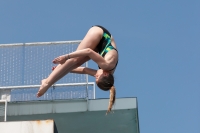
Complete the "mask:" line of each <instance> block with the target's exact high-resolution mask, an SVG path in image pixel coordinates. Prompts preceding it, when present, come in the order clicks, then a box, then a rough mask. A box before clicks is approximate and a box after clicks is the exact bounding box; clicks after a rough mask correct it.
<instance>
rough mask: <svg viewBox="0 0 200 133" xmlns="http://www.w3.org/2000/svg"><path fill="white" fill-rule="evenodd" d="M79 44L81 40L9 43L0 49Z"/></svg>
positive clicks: (1, 45) (0, 45)
mask: <svg viewBox="0 0 200 133" xmlns="http://www.w3.org/2000/svg"><path fill="white" fill-rule="evenodd" d="M80 42H81V40H74V41H54V42H32V43H11V44H0V47H14V46H36V45H56V44H79V43H80Z"/></svg>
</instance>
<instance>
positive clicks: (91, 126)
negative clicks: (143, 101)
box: [0, 98, 139, 133]
mask: <svg viewBox="0 0 200 133" xmlns="http://www.w3.org/2000/svg"><path fill="white" fill-rule="evenodd" d="M108 101H109V99H95V100H89V101H87V100H85V99H80V100H59V101H34V102H30V101H29V102H16V103H12V102H8V106H7V121H8V122H10V121H12V122H14V121H34V120H48V119H53V120H54V121H55V123H56V127H57V131H58V132H59V133H139V120H138V107H137V98H119V99H116V104H115V105H114V108H113V111H114V113H110V114H108V115H106V110H107V106H108ZM0 125H1V124H0ZM7 128H10V127H9V125H8V126H7ZM51 129H52V128H51ZM52 130H53V129H52ZM54 132H55V131H54ZM1 133H2V132H1ZM8 133H9V132H8ZM26 133H29V132H26Z"/></svg>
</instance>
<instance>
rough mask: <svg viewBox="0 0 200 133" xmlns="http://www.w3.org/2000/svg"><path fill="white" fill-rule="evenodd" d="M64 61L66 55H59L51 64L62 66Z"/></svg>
mask: <svg viewBox="0 0 200 133" xmlns="http://www.w3.org/2000/svg"><path fill="white" fill-rule="evenodd" d="M66 60H67V58H66V55H61V56H58V57H56V58H55V59H54V60H53V61H52V62H53V63H54V64H63V63H65V61H66Z"/></svg>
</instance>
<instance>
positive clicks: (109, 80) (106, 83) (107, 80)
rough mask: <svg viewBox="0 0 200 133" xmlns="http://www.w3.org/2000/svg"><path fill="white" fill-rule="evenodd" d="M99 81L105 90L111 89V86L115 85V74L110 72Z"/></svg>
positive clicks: (101, 87) (98, 83)
mask: <svg viewBox="0 0 200 133" xmlns="http://www.w3.org/2000/svg"><path fill="white" fill-rule="evenodd" d="M96 83H97V86H98V87H99V88H100V89H102V90H104V91H108V90H110V88H111V87H112V86H113V84H114V76H113V74H110V73H109V74H108V76H102V77H100V78H99V80H98V82H96Z"/></svg>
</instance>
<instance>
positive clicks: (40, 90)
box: [37, 79, 49, 97]
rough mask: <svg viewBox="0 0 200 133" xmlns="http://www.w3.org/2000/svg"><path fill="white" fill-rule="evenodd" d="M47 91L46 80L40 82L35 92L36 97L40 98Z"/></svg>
mask: <svg viewBox="0 0 200 133" xmlns="http://www.w3.org/2000/svg"><path fill="white" fill-rule="evenodd" d="M48 89H49V86H48V84H47V83H46V79H43V80H42V81H41V86H40V89H39V90H38V92H37V97H41V96H42V95H44V93H45V92H46V91H47V90H48Z"/></svg>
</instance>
